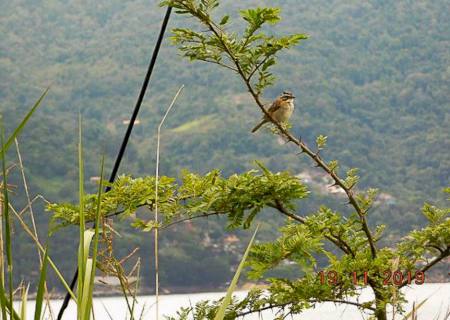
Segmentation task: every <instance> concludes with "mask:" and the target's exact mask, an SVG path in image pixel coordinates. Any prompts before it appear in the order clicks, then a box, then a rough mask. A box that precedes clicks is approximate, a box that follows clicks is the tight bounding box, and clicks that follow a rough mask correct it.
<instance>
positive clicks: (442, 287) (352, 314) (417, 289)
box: [17, 283, 450, 320]
mask: <svg viewBox="0 0 450 320" xmlns="http://www.w3.org/2000/svg"><path fill="white" fill-rule="evenodd" d="M404 292H405V294H406V298H407V300H408V303H407V304H406V305H405V310H406V311H407V312H409V311H410V310H411V308H412V304H413V302H416V305H417V304H419V303H420V302H421V301H423V300H424V299H427V298H428V300H427V302H426V303H425V304H424V305H423V306H422V307H421V308H420V309H419V312H418V313H419V318H418V319H419V320H434V319H443V317H444V314H445V312H446V311H447V310H449V309H450V283H435V284H433V283H430V284H424V285H420V286H419V285H414V286H410V287H408V288H404ZM245 294H246V293H245V292H237V293H236V295H237V296H239V297H243V296H245ZM223 295H224V293H217V292H214V293H192V294H174V295H163V296H160V307H159V309H160V314H161V315H175V314H176V311H177V310H179V309H180V308H181V307H188V306H190V305H195V303H196V302H199V301H201V300H207V299H213V300H215V299H219V298H221V297H223ZM370 299H372V296H371V293H370V290H369V289H363V292H362V294H361V297H360V302H364V301H368V300H370ZM137 300H138V303H137V304H136V312H135V315H136V317H137V319H139V315H140V314H141V312H142V310H143V319H155V318H156V317H155V306H154V304H155V297H154V296H141V297H139V298H138V299H137ZM355 301H356V300H355ZM61 303H62V301H61V300H54V301H52V308H53V310H54V313H57V311H58V310H59V307H60V305H61ZM17 307H18V306H17ZM27 310H28V313H29V315H28V318H29V319H33V315H32V313H33V311H34V302H33V301H30V302H29V304H28V307H27ZM94 310H95V319H96V320H109V319H114V320H125V319H128V318H129V317H128V314H129V313H128V311H127V305H126V302H125V299H124V298H123V297H108V298H95V299H94ZM275 312H276V311H266V312H263V313H262V314H261V315H257V314H255V315H250V316H247V317H245V320H256V319H258V320H259V319H267V320H271V319H273V318H274V317H275ZM108 313H109V315H108ZM47 315H48V313H47ZM368 317H369V315H367V314H364V313H362V312H361V311H359V310H358V309H357V308H356V307H354V306H350V305H335V304H333V303H322V304H319V305H317V306H316V308H314V309H310V310H307V311H305V312H304V313H302V314H300V315H297V316H294V317H293V319H299V320H317V319H320V320H337V319H342V320H362V319H368ZM46 318H47V319H51V318H50V316H48V317H46ZM402 318H403V317H401V316H398V317H396V318H395V319H398V320H400V319H402ZM75 319H76V306H75V304H74V303H73V302H71V303H70V305H69V308H68V309H67V311H66V313H65V316H64V320H75ZM160 319H164V318H163V317H162V316H161V317H160ZM390 319H392V316H391V318H390Z"/></svg>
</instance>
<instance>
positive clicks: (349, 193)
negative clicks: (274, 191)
mask: <svg viewBox="0 0 450 320" xmlns="http://www.w3.org/2000/svg"><path fill="white" fill-rule="evenodd" d="M204 23H205V24H206V25H207V26H208V27H209V29H210V30H211V32H212V33H214V35H215V36H216V37H217V39H219V41H220V43H221V44H222V46H223V49H224V51H225V52H226V53H227V54H228V55H229V56H230V59H231V60H232V61H233V62H234V64H235V66H236V69H237V72H238V74H239V75H240V76H241V78H242V80H243V81H244V83H245V85H246V86H247V89H248V91H249V92H250V94H251V95H252V97H253V99H254V100H255V102H256V104H257V105H258V107H259V108H260V109H261V111H262V112H263V113H264V115H265V116H266V117H267V119H269V120H270V121H271V122H272V123H273V124H274V125H275V126H276V127H277V128H278V130H280V132H281V133H282V134H283V135H284V136H285V137H286V138H287V140H288V142H292V143H294V144H295V145H296V146H297V147H298V148H299V149H300V150H301V151H302V152H303V153H306V154H307V155H308V156H309V157H310V158H311V159H312V160H313V161H314V162H315V163H316V166H317V167H320V168H321V169H322V170H324V171H325V172H326V173H327V174H328V175H329V176H330V177H331V178H332V179H333V180H334V183H335V184H336V185H337V186H339V187H341V188H342V189H343V190H344V191H345V193H346V195H347V198H348V200H349V204H351V205H352V207H353V208H354V209H355V211H356V213H357V214H358V216H359V220H360V222H361V225H362V229H363V231H364V233H365V234H366V237H367V240H368V242H369V246H370V252H371V254H372V257H373V258H375V257H376V256H377V249H376V246H375V241H374V240H373V236H372V233H371V232H370V229H369V226H368V224H367V220H366V216H365V213H366V212H365V211H364V210H363V209H362V208H361V207H360V206H359V204H358V202H357V200H356V198H355V196H354V194H353V191H352V188H351V187H347V186H346V185H345V182H344V181H343V180H342V179H341V178H340V177H339V176H338V175H337V174H336V173H335V172H334V171H333V170H331V169H330V167H329V166H328V165H327V164H326V163H325V161H324V160H323V159H322V158H321V156H320V155H319V154H317V153H315V152H313V151H312V150H311V149H309V147H308V146H307V145H306V144H305V143H304V142H302V141H301V140H300V139H297V138H296V137H294V136H293V135H292V134H291V133H290V132H289V131H288V130H286V129H285V128H284V127H283V126H282V125H281V124H280V123H279V122H278V121H276V120H275V119H274V118H273V117H272V116H271V115H270V114H269V112H268V111H267V110H266V109H265V108H264V105H263V103H262V102H261V100H260V98H259V95H258V94H257V93H256V91H255V90H254V89H253V87H252V85H251V83H250V81H249V80H248V79H247V77H246V75H245V72H244V71H243V70H242V68H241V65H240V63H239V60H238V59H237V58H236V57H235V56H234V54H233V52H232V51H231V50H230V48H228V46H227V44H226V42H225V41H224V39H223V37H222V32H221V31H219V30H216V28H215V27H214V26H213V25H212V24H211V22H210V21H209V20H208V21H204Z"/></svg>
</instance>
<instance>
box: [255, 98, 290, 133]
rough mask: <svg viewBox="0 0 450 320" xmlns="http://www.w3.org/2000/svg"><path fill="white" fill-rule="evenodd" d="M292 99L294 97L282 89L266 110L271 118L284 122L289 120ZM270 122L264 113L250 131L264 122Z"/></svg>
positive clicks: (256, 128)
mask: <svg viewBox="0 0 450 320" xmlns="http://www.w3.org/2000/svg"><path fill="white" fill-rule="evenodd" d="M294 99H295V97H294V96H293V95H292V93H291V92H289V91H284V92H283V93H282V94H281V95H280V96H279V97H278V98H276V99H275V100H274V101H273V102H272V104H271V105H270V107H269V109H268V110H267V112H268V113H269V114H270V115H271V116H272V118H273V119H274V120H275V121H277V122H279V123H285V122H286V121H288V120H289V118H290V117H291V115H292V112H293V111H294ZM268 122H271V121H270V119H269V118H268V117H267V116H266V115H264V117H263V119H262V120H261V122H260V123H258V124H257V125H256V127H254V128H253V130H252V132H256V131H257V130H258V129H259V128H261V127H262V126H263V125H264V124H266V123H268Z"/></svg>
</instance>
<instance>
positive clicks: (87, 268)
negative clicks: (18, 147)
mask: <svg viewBox="0 0 450 320" xmlns="http://www.w3.org/2000/svg"><path fill="white" fill-rule="evenodd" d="M47 92H48V89H47V90H46V91H45V92H44V93H43V94H42V95H41V96H40V98H39V99H38V100H37V101H36V103H35V104H34V105H33V106H32V108H31V109H30V110H29V112H28V113H27V114H26V116H25V117H24V119H23V120H22V121H21V122H20V123H19V125H18V126H17V127H16V128H15V129H14V130H13V132H12V134H11V135H10V136H9V137H8V139H6V141H5V135H4V127H3V124H2V123H1V121H0V142H1V144H0V160H1V163H2V164H1V172H2V176H3V182H2V185H1V189H2V194H1V196H0V202H1V211H0V214H1V217H2V221H1V223H2V228H1V231H2V232H1V233H0V240H2V243H3V237H4V244H5V249H6V250H5V251H6V263H7V275H8V281H5V275H4V272H3V270H4V265H3V264H4V262H3V252H1V254H2V257H1V258H2V259H1V260H0V262H1V263H2V265H1V270H2V272H1V274H0V308H1V319H4V320H6V319H8V316H9V319H11V320H13V319H14V320H20V319H22V320H24V319H26V316H27V299H28V289H29V286H28V285H22V294H21V304H20V315H18V314H17V312H16V311H15V310H14V308H13V295H14V287H13V286H14V283H13V279H14V277H13V270H14V269H13V257H12V238H11V227H12V222H11V217H10V209H12V212H13V213H14V214H15V216H16V217H17V218H18V220H19V222H20V224H21V226H22V227H23V229H24V230H25V231H26V233H27V234H28V235H29V236H30V237H31V238H32V239H33V241H34V242H35V244H36V245H37V248H38V251H39V252H41V253H42V254H43V255H44V258H43V259H42V265H41V270H40V276H39V283H38V288H37V295H36V303H35V310H34V319H35V320H40V319H41V317H42V311H43V303H44V295H45V285H46V275H47V265H48V264H50V265H51V266H52V268H53V270H54V271H55V273H56V274H57V276H58V277H59V278H60V280H61V282H62V283H63V285H64V286H65V287H66V289H67V290H68V292H69V293H70V295H71V297H72V299H74V300H75V301H76V302H77V318H78V319H79V320H90V316H91V311H92V296H93V287H94V277H95V269H96V268H95V266H96V263H97V255H98V242H99V224H100V211H101V199H102V188H103V167H104V159H102V161H101V166H100V172H101V174H100V177H101V179H100V183H99V186H98V197H97V203H96V205H97V207H96V215H95V222H96V223H95V228H94V229H93V230H85V228H86V226H85V213H84V183H83V181H84V165H83V144H82V130H81V117H80V125H79V137H78V138H79V144H78V160H79V205H80V225H79V231H80V232H79V235H80V236H79V243H80V244H79V250H78V266H79V270H80V281H79V283H78V290H77V296H76V295H75V294H74V293H73V292H72V291H71V290H70V288H69V286H68V284H67V282H66V281H65V279H64V277H63V276H62V274H61V273H60V272H59V270H58V268H57V267H56V265H55V264H54V263H53V261H52V260H51V259H50V257H49V255H48V248H47V247H46V248H45V249H44V247H43V246H42V245H41V243H40V242H39V239H38V238H37V234H35V233H33V231H32V230H31V229H30V228H29V227H28V226H27V224H26V223H25V221H24V220H23V219H22V217H21V215H20V214H19V213H18V212H16V211H15V210H14V208H13V207H12V206H11V204H10V201H9V193H8V175H7V173H8V172H7V167H6V152H7V151H8V149H9V147H10V146H11V145H12V143H13V142H14V140H15V139H16V138H17V137H18V136H19V134H20V133H21V132H22V130H23V128H24V127H25V125H26V123H27V122H28V121H29V119H30V118H31V116H32V114H33V113H34V112H35V111H36V110H37V108H38V107H39V105H40V104H41V102H42V100H43V99H44V97H45V95H46V94H47ZM29 205H31V204H29ZM47 236H49V235H47ZM91 244H92V255H91V256H90V255H89V251H90V248H91ZM6 283H7V284H8V287H7V288H6Z"/></svg>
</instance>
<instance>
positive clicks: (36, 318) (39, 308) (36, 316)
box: [34, 247, 48, 320]
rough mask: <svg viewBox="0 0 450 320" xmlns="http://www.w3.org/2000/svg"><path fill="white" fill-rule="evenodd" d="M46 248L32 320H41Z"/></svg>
mask: <svg viewBox="0 0 450 320" xmlns="http://www.w3.org/2000/svg"><path fill="white" fill-rule="evenodd" d="M47 264H48V248H47V247H46V248H45V252H44V258H43V260H42V268H41V274H40V276H39V286H38V290H37V294H36V307H35V309H34V320H40V319H41V312H42V305H43V303H44V292H45V279H46V277H47Z"/></svg>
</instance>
